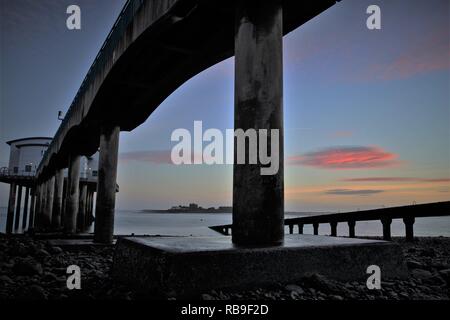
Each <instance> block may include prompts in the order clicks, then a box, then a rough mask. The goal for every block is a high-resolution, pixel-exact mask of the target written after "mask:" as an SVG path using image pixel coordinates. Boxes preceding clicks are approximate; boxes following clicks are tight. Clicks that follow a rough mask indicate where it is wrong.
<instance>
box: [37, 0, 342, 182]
mask: <svg viewBox="0 0 450 320" xmlns="http://www.w3.org/2000/svg"><path fill="white" fill-rule="evenodd" d="M234 2H235V1H230V0H222V1H211V0H203V1H202V0H138V1H130V2H129V3H128V4H127V6H126V7H125V8H124V10H123V12H122V13H121V17H120V18H119V19H118V21H117V22H116V25H115V27H114V28H113V30H112V31H111V33H110V35H109V36H108V39H107V40H106V41H105V45H104V46H103V48H102V50H101V51H100V52H99V55H98V57H97V59H96V61H95V62H94V64H93V65H92V67H91V69H90V71H89V73H88V75H87V76H86V79H85V81H84V82H83V84H82V86H81V87H80V89H79V92H78V93H77V96H76V98H75V99H74V101H73V103H72V105H71V106H70V109H69V111H68V113H67V115H66V117H65V119H64V121H63V123H62V125H61V126H60V128H59V130H58V131H57V133H56V135H55V137H54V139H53V142H52V143H51V145H50V147H49V148H48V151H47V153H46V155H45V156H44V159H43V161H42V162H41V165H40V166H39V168H38V175H40V176H41V175H43V176H45V175H47V173H49V172H53V171H54V170H57V169H58V168H61V167H68V164H69V156H70V154H71V153H74V152H75V153H77V154H79V155H85V156H90V155H92V154H94V153H95V152H96V151H97V149H98V147H99V141H100V128H101V127H102V126H109V125H112V126H118V127H120V130H121V131H131V130H133V129H134V128H136V127H137V126H139V125H140V124H142V123H143V122H144V121H145V120H146V119H147V118H148V117H149V116H150V114H151V113H152V112H153V111H154V110H155V109H156V108H157V107H158V105H159V104H161V102H162V101H164V99H166V98H167V97H168V96H169V95H170V94H171V93H172V92H174V91H175V90H176V89H177V88H178V87H179V86H181V85H182V84H183V83H184V82H186V81H187V80H189V79H190V78H192V77H193V76H195V75H196V74H198V73H200V72H201V71H203V70H205V69H207V68H208V67H210V66H212V65H214V64H216V63H218V62H220V61H222V60H224V59H226V58H229V57H231V56H233V55H234V44H235V14H236V13H235V12H236V10H235V4H234ZM334 3H335V1H334V0H314V1H298V0H284V1H282V5H283V34H287V33H289V32H290V31H292V30H294V29H295V28H297V27H299V26H300V25H302V24H303V23H305V22H306V21H308V20H310V19H311V18H313V17H315V16H316V15H318V14H320V13H321V12H322V11H324V10H326V9H327V8H329V7H330V6H332V5H333V4H334Z"/></svg>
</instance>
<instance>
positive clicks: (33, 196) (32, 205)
mask: <svg viewBox="0 0 450 320" xmlns="http://www.w3.org/2000/svg"><path fill="white" fill-rule="evenodd" d="M36 189H37V188H36V186H35V187H34V188H32V189H31V201H30V202H31V203H30V220H29V221H28V229H31V228H34V215H35V212H36Z"/></svg>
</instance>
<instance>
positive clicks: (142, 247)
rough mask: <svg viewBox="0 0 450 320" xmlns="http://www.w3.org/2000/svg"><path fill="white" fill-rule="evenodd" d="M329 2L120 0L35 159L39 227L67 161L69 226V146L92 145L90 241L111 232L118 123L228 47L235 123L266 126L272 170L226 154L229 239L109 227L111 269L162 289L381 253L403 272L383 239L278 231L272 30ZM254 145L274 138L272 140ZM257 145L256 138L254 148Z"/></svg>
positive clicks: (290, 275)
mask: <svg viewBox="0 0 450 320" xmlns="http://www.w3.org/2000/svg"><path fill="white" fill-rule="evenodd" d="M335 2H336V1H335V0H314V1H298V0H270V1H257V0H243V1H202V0H129V1H127V3H126V4H125V6H124V8H123V10H122V11H121V13H120V15H119V17H118V19H117V20H116V22H115V24H114V26H113V28H112V30H111V32H110V33H109V35H108V36H107V39H106V40H105V43H104V44H103V46H102V47H101V49H100V52H99V53H98V55H97V57H96V58H95V60H94V63H93V64H92V66H91V68H90V69H89V71H88V74H87V76H86V77H85V79H84V80H83V83H82V84H81V87H80V89H79V91H78V93H77V94H76V96H75V99H74V100H73V102H72V104H71V106H70V108H69V110H68V112H67V113H66V116H65V117H64V120H63V122H62V124H61V126H60V127H59V128H58V131H57V132H56V134H55V136H54V138H53V140H52V142H51V144H50V145H49V147H48V149H47V151H46V153H45V155H44V157H43V159H42V161H41V163H40V164H39V167H38V169H37V174H36V176H37V179H36V199H37V200H36V205H35V212H36V214H35V215H36V222H38V225H39V226H43V229H44V230H45V227H46V226H48V225H51V222H52V220H53V218H52V217H53V212H52V206H51V205H50V204H51V203H52V202H53V201H52V200H53V199H54V197H55V190H57V189H58V190H59V188H60V187H61V182H60V181H61V179H59V178H58V177H60V175H61V172H62V170H64V169H65V168H68V172H69V174H68V180H67V193H66V197H65V199H66V201H65V212H64V218H63V220H64V232H65V234H66V235H71V234H74V233H76V232H77V228H76V225H77V220H78V219H79V216H80V215H81V216H82V215H83V214H84V212H83V205H82V203H81V202H80V201H79V199H80V194H85V190H83V188H82V187H81V186H80V170H79V168H80V166H79V163H80V157H82V156H86V157H89V156H91V155H92V154H94V153H95V152H97V151H98V150H99V163H98V184H97V197H96V206H95V213H96V216H95V231H94V241H95V242H96V243H102V244H111V243H112V241H113V234H114V210H115V197H116V179H117V163H118V148H119V133H120V131H132V130H134V129H135V128H136V127H137V126H139V125H140V124H142V123H143V122H145V121H146V119H147V118H148V117H149V116H150V115H151V113H152V112H153V111H154V110H155V109H156V108H157V107H158V106H159V105H160V104H161V103H162V102H163V101H164V100H165V99H166V98H167V97H168V96H169V95H170V94H171V93H172V92H174V91H175V90H176V89H177V88H178V87H180V86H181V85H182V84H183V83H185V82H186V81H188V80H189V79H191V78H192V77H193V76H195V75H196V74H198V73H200V72H202V71H203V70H205V69H207V68H208V67H210V66H212V65H214V64H216V63H218V62H220V61H222V60H224V59H226V58H229V57H231V56H233V55H234V56H235V101H234V127H235V128H236V129H243V130H244V131H245V130H248V129H256V130H267V131H266V132H271V130H277V131H278V133H279V141H277V142H279V144H278V151H279V154H278V156H279V159H281V161H280V163H279V169H278V171H277V172H276V173H275V174H272V175H261V168H264V167H266V165H263V164H262V163H257V164H252V163H249V162H250V161H246V163H245V164H238V163H237V162H236V161H235V164H234V167H233V233H232V239H231V241H230V239H229V237H223V236H220V237H217V238H216V237H203V238H196V237H186V238H178V239H177V238H174V237H147V238H145V237H142V238H139V237H136V238H120V239H119V240H118V242H117V244H116V253H115V257H114V264H113V272H112V274H113V277H114V278H115V279H116V280H118V281H122V282H126V283H128V284H131V285H134V286H135V287H136V288H138V287H142V288H143V289H145V290H150V291H153V290H156V291H159V292H162V293H164V294H173V293H174V292H175V294H177V293H181V294H188V293H189V292H192V291H195V290H208V289H212V288H217V287H226V286H230V285H250V284H254V283H255V282H260V283H261V282H262V283H274V282H288V281H292V280H293V279H297V278H298V277H301V276H302V275H304V274H306V273H308V272H311V271H312V270H315V271H317V272H321V273H323V274H324V275H330V276H335V277H337V278H340V279H349V278H351V279H362V278H363V277H365V276H366V268H367V265H371V264H377V265H378V264H383V266H384V268H383V273H384V275H385V277H394V276H396V277H404V276H405V274H406V272H407V270H406V267H405V265H404V263H403V260H402V257H401V255H400V248H398V247H397V246H395V245H394V244H391V243H386V242H382V241H376V240H361V239H343V238H332V237H320V236H317V237H313V236H311V237H309V236H307V235H303V236H300V235H296V237H293V235H288V236H287V237H286V239H285V234H284V167H283V161H282V159H283V156H284V153H283V146H284V130H283V129H284V127H283V59H282V58H283V54H282V37H283V35H285V34H287V33H289V32H290V31H292V30H294V29H296V28H297V27H299V26H301V25H302V24H304V23H305V22H307V21H308V20H310V19H312V18H314V17H315V16H317V15H318V14H320V13H322V12H323V11H325V10H326V9H328V8H329V7H331V6H332V5H334V4H335ZM265 147H267V149H269V150H271V151H272V150H273V149H272V147H273V146H272V145H271V142H269V143H268V146H265ZM235 148H236V144H235ZM260 149H261V150H262V148H261V143H257V154H259V153H260ZM266 151H267V150H266ZM236 154H237V153H236V152H235V155H236ZM55 185H57V186H58V187H55ZM312 238H313V239H312ZM205 252H207V254H205ZM311 257H314V258H311ZM330 257H332V258H330ZM338 260H339V262H338V263H336V262H337V261H338ZM336 264H337V265H336ZM281 269H283V270H284V271H283V272H280V270H281ZM143 270H146V272H142V271H143ZM236 270H239V272H236ZM349 270H350V271H351V272H349Z"/></svg>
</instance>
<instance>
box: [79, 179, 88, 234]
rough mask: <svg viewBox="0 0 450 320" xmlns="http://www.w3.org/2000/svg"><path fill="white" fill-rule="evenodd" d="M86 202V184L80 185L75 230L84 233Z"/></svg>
mask: <svg viewBox="0 0 450 320" xmlns="http://www.w3.org/2000/svg"><path fill="white" fill-rule="evenodd" d="M86 200H87V184H86V183H83V184H82V185H81V192H80V201H79V204H78V217H77V228H78V230H79V231H81V232H82V231H84V229H85V227H86Z"/></svg>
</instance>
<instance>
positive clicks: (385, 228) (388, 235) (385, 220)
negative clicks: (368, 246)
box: [381, 218, 392, 241]
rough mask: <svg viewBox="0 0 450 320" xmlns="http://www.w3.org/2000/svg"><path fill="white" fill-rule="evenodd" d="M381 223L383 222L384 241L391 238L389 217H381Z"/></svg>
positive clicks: (390, 220)
mask: <svg viewBox="0 0 450 320" xmlns="http://www.w3.org/2000/svg"><path fill="white" fill-rule="evenodd" d="M381 223H382V224H383V239H384V240H386V241H390V240H391V239H392V238H391V223H392V219H391V218H383V219H381Z"/></svg>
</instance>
